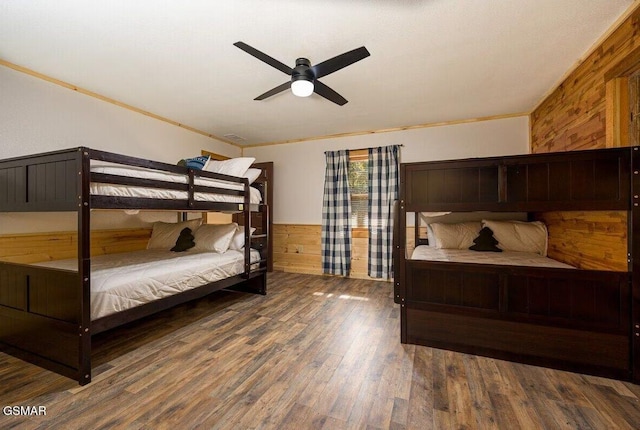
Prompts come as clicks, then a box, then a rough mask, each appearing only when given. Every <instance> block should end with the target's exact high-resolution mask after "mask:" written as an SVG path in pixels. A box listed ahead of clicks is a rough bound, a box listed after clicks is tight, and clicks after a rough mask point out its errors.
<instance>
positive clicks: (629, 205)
mask: <svg viewBox="0 0 640 430" xmlns="http://www.w3.org/2000/svg"><path fill="white" fill-rule="evenodd" d="M639 169H640V151H639V150H638V147H633V148H615V149H605V150H593V151H576V152H563V153H552V154H539V155H523V156H510V157H494V158H483V159H465V160H453V161H437V162H422V163H405V164H402V165H401V168H400V200H399V202H397V205H396V211H395V215H396V217H395V227H394V237H395V240H396V241H395V244H394V264H395V266H394V271H395V279H394V290H395V291H394V295H395V301H396V303H399V304H400V305H401V341H402V342H403V343H413V344H419V345H427V346H432V347H436V348H443V349H450V350H455V351H460V352H466V353H471V354H478V355H486V356H490V357H495V358H501V359H507V360H512V361H518V362H523V363H529V364H535V365H542V366H547V367H554V368H559V369H564V370H570V371H576V372H581V373H589V374H595V375H600V376H606V377H613V378H617V379H623V380H631V381H633V382H635V383H639V382H640V272H638V270H639V269H640V256H639V257H637V258H636V257H635V256H634V250H636V249H640V210H638V202H639V199H638V194H639V193H640V182H639V179H638V176H639V174H638V170H639ZM594 210H599V211H600V210H616V211H628V223H629V226H628V253H629V254H628V271H625V272H619V271H600V270H581V269H558V268H553V269H551V268H538V267H522V266H499V265H484V264H463V263H451V262H430V261H418V260H410V259H409V258H407V256H406V234H407V233H406V232H407V229H406V219H407V212H409V213H411V212H414V213H415V214H416V215H415V216H416V228H415V231H416V233H415V241H416V246H417V245H420V244H424V243H425V240H424V239H423V238H422V237H420V229H419V217H418V213H419V212H439V211H454V212H455V211H458V212H471V211H493V212H527V213H533V212H545V211H594Z"/></svg>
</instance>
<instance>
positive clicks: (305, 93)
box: [291, 79, 313, 97]
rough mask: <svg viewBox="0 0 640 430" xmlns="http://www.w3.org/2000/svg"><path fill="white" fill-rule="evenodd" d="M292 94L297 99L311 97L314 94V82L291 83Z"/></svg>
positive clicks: (299, 81) (300, 81)
mask: <svg viewBox="0 0 640 430" xmlns="http://www.w3.org/2000/svg"><path fill="white" fill-rule="evenodd" d="M291 92H292V93H293V95H294V96H297V97H309V96H310V95H311V94H313V82H311V81H307V80H305V79H300V80H296V81H293V82H291Z"/></svg>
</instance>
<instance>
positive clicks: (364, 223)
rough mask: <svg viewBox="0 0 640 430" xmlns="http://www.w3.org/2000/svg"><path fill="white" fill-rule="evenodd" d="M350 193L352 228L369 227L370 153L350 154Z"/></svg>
mask: <svg viewBox="0 0 640 430" xmlns="http://www.w3.org/2000/svg"><path fill="white" fill-rule="evenodd" d="M349 192H350V193H351V227H352V228H367V227H368V226H369V208H368V206H369V153H368V151H367V150H366V149H365V150H360V151H351V152H350V153H349Z"/></svg>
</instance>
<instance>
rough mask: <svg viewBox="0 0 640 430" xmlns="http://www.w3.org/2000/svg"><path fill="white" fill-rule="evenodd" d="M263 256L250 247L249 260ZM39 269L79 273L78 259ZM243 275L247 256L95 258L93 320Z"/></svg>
mask: <svg viewBox="0 0 640 430" xmlns="http://www.w3.org/2000/svg"><path fill="white" fill-rule="evenodd" d="M259 260H260V253H259V252H258V251H256V250H254V249H251V262H252V263H257V262H258V261H259ZM38 266H45V267H52V268H57V269H66V270H74V271H75V270H77V267H78V260H77V259H68V260H54V261H48V262H43V263H38ZM243 271H244V253H243V252H242V251H234V250H229V251H227V252H225V253H224V254H218V253H216V252H190V251H186V252H171V251H165V250H156V249H147V250H143V251H134V252H126V253H120V254H109V255H99V256H96V257H92V258H91V319H92V320H95V319H98V318H101V317H104V316H107V315H111V314H113V313H116V312H120V311H123V310H126V309H130V308H133V307H136V306H139V305H142V304H144V303H148V302H152V301H154V300H158V299H161V298H163V297H168V296H171V295H174V294H177V293H180V292H183V291H186V290H189V289H193V288H196V287H198V286H200V285H204V284H207V283H209V282H215V281H219V280H221V279H224V278H228V277H231V276H234V275H238V274H240V273H242V272H243Z"/></svg>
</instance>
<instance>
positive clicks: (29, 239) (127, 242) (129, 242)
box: [0, 228, 151, 263]
mask: <svg viewBox="0 0 640 430" xmlns="http://www.w3.org/2000/svg"><path fill="white" fill-rule="evenodd" d="M149 237H151V229H148V228H137V229H120V230H96V231H92V232H91V255H102V254H115V253H119V252H128V251H138V250H141V249H145V248H146V246H147V242H148V241H149ZM77 252H78V234H77V232H75V231H74V232H69V231H67V232H53V233H33V234H14V235H3V236H0V260H2V261H9V262H12V263H37V262H41V261H48V260H61V259H65V258H75V257H76V256H77Z"/></svg>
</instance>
